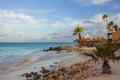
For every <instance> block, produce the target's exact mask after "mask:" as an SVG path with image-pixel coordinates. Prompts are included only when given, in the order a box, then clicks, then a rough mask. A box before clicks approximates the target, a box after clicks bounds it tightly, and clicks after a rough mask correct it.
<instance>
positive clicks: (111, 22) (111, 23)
mask: <svg viewBox="0 0 120 80" xmlns="http://www.w3.org/2000/svg"><path fill="white" fill-rule="evenodd" d="M113 26H114V22H113V21H110V22H109V23H108V25H107V29H108V30H109V32H110V31H112V30H113V29H112V28H113Z"/></svg>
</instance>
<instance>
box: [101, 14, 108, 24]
mask: <svg viewBox="0 0 120 80" xmlns="http://www.w3.org/2000/svg"><path fill="white" fill-rule="evenodd" d="M102 19H103V20H104V21H106V24H108V15H107V14H104V15H103V16H102Z"/></svg>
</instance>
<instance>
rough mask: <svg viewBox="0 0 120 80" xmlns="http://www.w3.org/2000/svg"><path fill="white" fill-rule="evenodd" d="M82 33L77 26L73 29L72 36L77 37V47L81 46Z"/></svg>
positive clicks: (81, 28)
mask: <svg viewBox="0 0 120 80" xmlns="http://www.w3.org/2000/svg"><path fill="white" fill-rule="evenodd" d="M83 31H84V28H83V27H80V26H77V27H75V28H74V31H73V35H74V36H75V35H78V40H77V42H78V43H79V47H80V46H81V38H82V37H81V33H82V32H83Z"/></svg>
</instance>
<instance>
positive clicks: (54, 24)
mask: <svg viewBox="0 0 120 80" xmlns="http://www.w3.org/2000/svg"><path fill="white" fill-rule="evenodd" d="M51 26H52V27H60V26H61V23H60V22H55V23H53V24H51Z"/></svg>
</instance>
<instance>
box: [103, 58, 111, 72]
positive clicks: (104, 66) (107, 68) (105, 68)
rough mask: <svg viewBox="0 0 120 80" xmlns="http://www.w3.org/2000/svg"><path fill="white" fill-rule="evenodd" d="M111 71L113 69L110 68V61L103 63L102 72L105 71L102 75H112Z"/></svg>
mask: <svg viewBox="0 0 120 80" xmlns="http://www.w3.org/2000/svg"><path fill="white" fill-rule="evenodd" d="M110 69H111V67H110V65H109V64H108V61H107V60H105V61H104V62H103V66H102V70H103V72H102V73H103V74H110V73H111V71H110Z"/></svg>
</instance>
